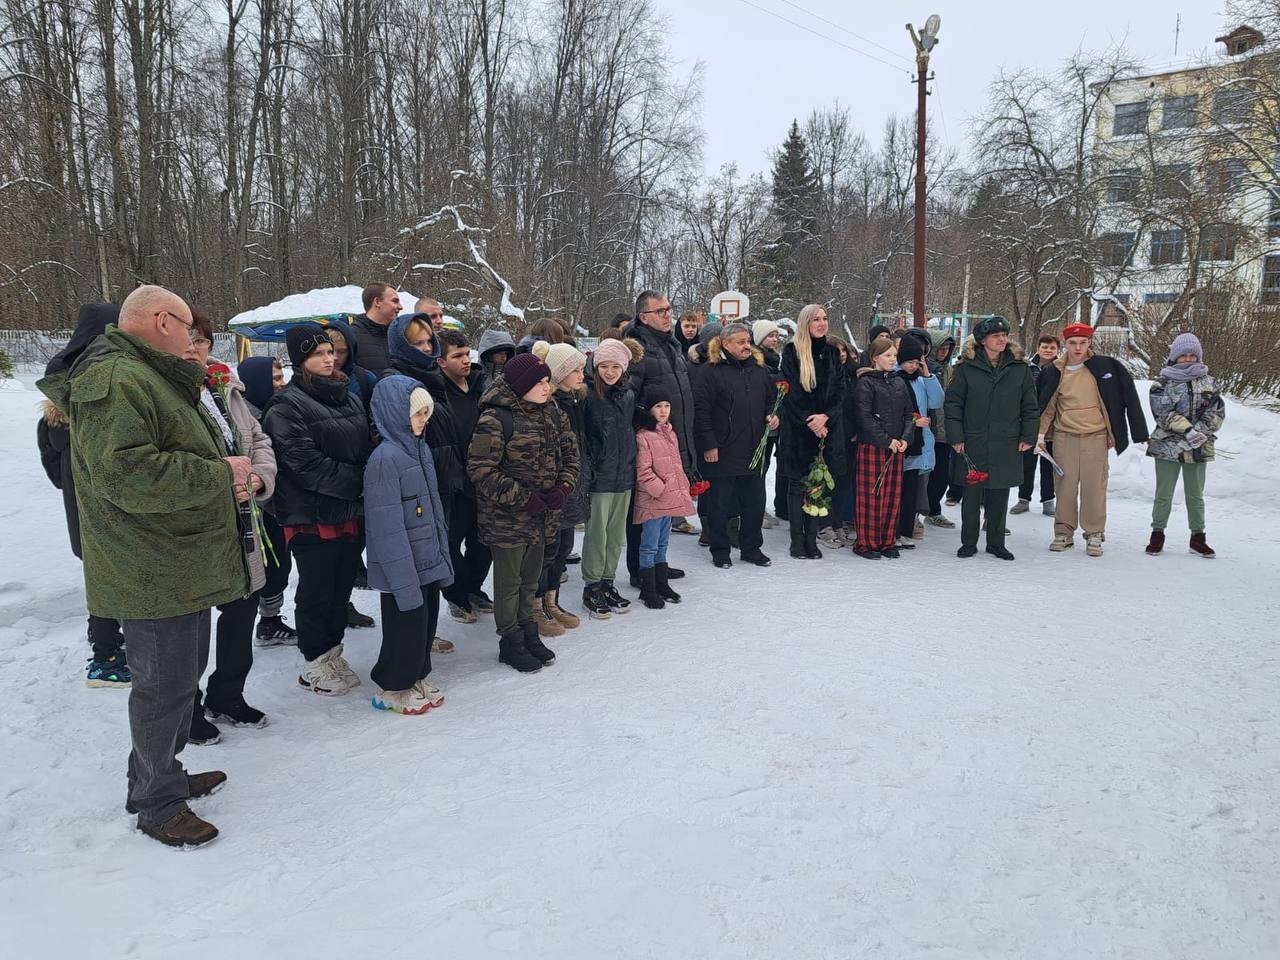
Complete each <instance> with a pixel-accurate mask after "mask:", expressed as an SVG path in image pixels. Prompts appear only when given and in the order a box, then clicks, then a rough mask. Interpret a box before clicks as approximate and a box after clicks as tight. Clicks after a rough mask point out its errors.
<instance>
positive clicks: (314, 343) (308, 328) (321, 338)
mask: <svg viewBox="0 0 1280 960" xmlns="http://www.w3.org/2000/svg"><path fill="white" fill-rule="evenodd" d="M284 342H285V345H286V346H287V347H288V349H289V362H290V363H291V364H293V365H294V367H296V368H301V366H302V361H304V360H306V359H307V357H309V356H311V354H313V353H315V352H316V348H317V347H320V346H322V345H323V344H326V343H328V344H332V342H333V341H331V340H330V339H329V335H328V334H327V333H325V331H324V327H322V326H320V324H318V323H299V324H295V325H294V326H292V327H290V328H289V329H288V330H286V331H285V334H284Z"/></svg>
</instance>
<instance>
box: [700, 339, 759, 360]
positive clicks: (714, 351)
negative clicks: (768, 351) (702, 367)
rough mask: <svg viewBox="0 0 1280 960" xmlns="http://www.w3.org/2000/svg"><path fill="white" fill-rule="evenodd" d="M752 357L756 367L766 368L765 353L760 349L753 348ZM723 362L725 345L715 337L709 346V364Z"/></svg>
mask: <svg viewBox="0 0 1280 960" xmlns="http://www.w3.org/2000/svg"><path fill="white" fill-rule="evenodd" d="M751 356H752V358H753V359H754V360H755V362H756V366H758V367H763V366H764V353H763V352H762V351H761V350H760V348H759V347H756V346H753V347H752V348H751ZM723 360H724V344H722V343H721V342H720V338H719V337H715V338H714V339H712V341H711V343H710V344H708V345H707V363H713V364H714V363H720V362H722V361H723Z"/></svg>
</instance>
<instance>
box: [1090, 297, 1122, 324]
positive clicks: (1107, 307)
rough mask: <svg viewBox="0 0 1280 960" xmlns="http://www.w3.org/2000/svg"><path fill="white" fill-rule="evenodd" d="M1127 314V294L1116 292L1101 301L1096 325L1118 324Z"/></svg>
mask: <svg viewBox="0 0 1280 960" xmlns="http://www.w3.org/2000/svg"><path fill="white" fill-rule="evenodd" d="M1128 315H1129V294H1127V293H1117V294H1115V295H1113V296H1110V297H1108V298H1107V299H1106V300H1104V301H1102V309H1101V310H1100V311H1099V312H1098V323H1097V326H1100V327H1105V326H1119V325H1122V324H1124V323H1125V319H1126V318H1127V317H1128Z"/></svg>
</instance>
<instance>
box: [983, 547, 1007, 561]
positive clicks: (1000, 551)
mask: <svg viewBox="0 0 1280 960" xmlns="http://www.w3.org/2000/svg"><path fill="white" fill-rule="evenodd" d="M987 553H989V554H991V555H992V556H993V557H999V558H1000V559H1001V560H1012V559H1013V554H1012V553H1010V552H1009V551H1008V550H1006V549H1005V548H1004V547H987Z"/></svg>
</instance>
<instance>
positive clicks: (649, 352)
mask: <svg viewBox="0 0 1280 960" xmlns="http://www.w3.org/2000/svg"><path fill="white" fill-rule="evenodd" d="M627 336H628V337H631V338H633V339H635V340H637V341H639V343H640V346H642V347H644V358H643V359H641V360H637V361H635V362H634V363H632V364H631V366H630V367H628V368H627V376H628V377H630V378H631V386H632V387H634V388H635V391H636V396H638V397H642V396H644V388H645V387H647V386H648V385H649V384H651V383H652V384H659V385H660V386H661V387H662V389H663V390H665V391H666V392H667V393H668V394H669V395H670V397H671V426H672V427H673V428H674V429H675V432H676V440H678V441H679V443H680V460H681V461H682V463H683V465H684V471H685V473H687V474H688V473H692V471H693V468H694V440H693V385H692V384H691V383H690V381H689V370H688V364H687V361H686V360H685V353H684V350H683V349H681V347H680V341H678V340H677V339H676V338H675V337H673V336H672V335H671V334H669V333H659V332H658V331H657V330H654V329H653V328H652V327H647V326H645V325H644V324H643V323H640V322H639V321H636V322H634V323H632V324H631V326H630V327H629V328H628V332H627ZM628 429H629V428H628ZM634 481H635V478H634V477H633V478H632V482H633V483H634Z"/></svg>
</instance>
